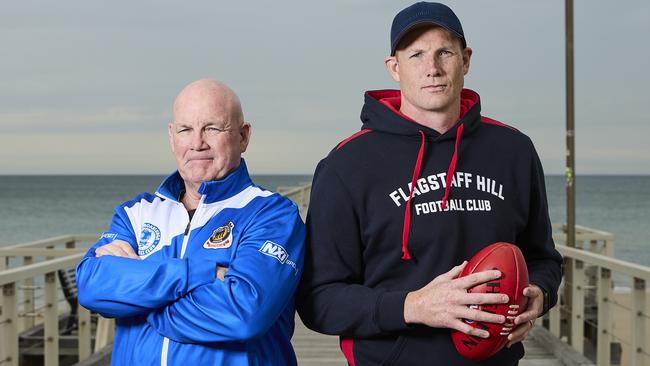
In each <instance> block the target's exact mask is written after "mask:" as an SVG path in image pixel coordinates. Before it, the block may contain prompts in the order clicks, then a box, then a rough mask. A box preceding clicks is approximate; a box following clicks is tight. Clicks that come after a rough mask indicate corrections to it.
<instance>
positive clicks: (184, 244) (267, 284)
mask: <svg viewBox="0 0 650 366" xmlns="http://www.w3.org/2000/svg"><path fill="white" fill-rule="evenodd" d="M183 188H184V184H183V180H182V179H181V177H180V175H179V174H178V172H176V173H174V174H172V175H170V176H169V177H168V178H166V179H165V180H164V181H163V182H162V184H161V185H160V187H159V188H158V190H157V192H156V195H151V194H148V193H143V194H141V195H139V196H138V197H136V198H135V199H134V200H132V201H129V202H126V203H124V204H122V205H120V206H118V207H117V208H116V209H115V215H114V217H113V221H112V222H111V225H110V229H109V230H108V231H107V232H105V233H104V234H103V235H102V237H101V238H100V239H99V241H98V242H97V243H96V244H95V245H94V246H93V247H92V248H91V249H90V250H89V251H88V253H87V254H86V256H85V257H84V258H83V259H82V260H81V262H80V263H79V265H78V266H77V285H78V288H79V302H80V303H81V305H83V306H84V307H86V308H88V309H91V310H93V311H96V312H98V313H100V314H102V315H103V316H105V317H114V318H117V332H116V336H115V344H114V347H113V356H112V364H113V365H181V364H185V365H295V364H296V357H295V354H294V352H293V349H292V347H291V343H290V339H291V336H292V334H293V329H294V291H295V289H296V286H297V285H298V281H299V279H300V275H301V272H302V264H303V256H304V245H303V244H304V239H305V228H304V224H303V223H302V221H301V219H300V217H299V215H298V209H297V207H296V206H295V205H294V204H293V203H292V202H291V201H290V200H288V199H287V198H285V197H282V196H280V195H279V194H277V193H272V192H269V191H266V190H264V189H262V188H260V187H258V186H255V185H254V184H253V182H252V181H251V179H250V177H249V175H248V171H247V169H246V165H245V163H244V160H243V159H242V160H241V164H240V166H239V168H237V170H235V171H234V172H232V173H231V174H230V175H228V176H227V177H226V178H224V179H222V180H218V181H210V182H204V183H203V184H202V185H201V187H200V189H199V192H200V193H201V194H202V197H201V202H200V203H199V206H198V208H197V210H196V212H195V214H194V216H193V217H192V220H191V221H190V220H189V215H188V213H187V211H186V209H185V207H184V206H183V204H182V203H180V202H179V201H178V197H179V196H180V193H181V191H182V189H183ZM115 239H120V240H124V241H126V242H128V243H130V244H131V246H132V247H133V249H134V250H135V251H136V253H138V255H139V256H140V258H141V259H142V260H136V259H130V258H122V257H115V256H102V257H99V258H96V257H95V249H96V248H98V247H99V246H102V245H105V244H107V243H110V242H111V241H113V240H115ZM217 266H221V267H228V272H227V273H226V275H225V280H224V281H221V280H218V279H216V278H215V270H216V267H217Z"/></svg>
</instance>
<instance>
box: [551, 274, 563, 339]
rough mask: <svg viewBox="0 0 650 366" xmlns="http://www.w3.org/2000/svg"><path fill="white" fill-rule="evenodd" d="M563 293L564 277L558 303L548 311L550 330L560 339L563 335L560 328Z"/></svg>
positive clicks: (559, 290)
mask: <svg viewBox="0 0 650 366" xmlns="http://www.w3.org/2000/svg"><path fill="white" fill-rule="evenodd" d="M562 293H564V279H562V282H560V287H559V289H558V295H557V299H558V300H557V305H555V306H554V307H552V308H551V310H549V311H548V330H549V331H550V332H551V334H553V335H554V336H556V337H557V338H558V339H560V336H561V335H562V334H561V329H560V324H561V321H562V304H561V301H560V299H561V294H562Z"/></svg>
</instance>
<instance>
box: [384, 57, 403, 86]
mask: <svg viewBox="0 0 650 366" xmlns="http://www.w3.org/2000/svg"><path fill="white" fill-rule="evenodd" d="M384 66H386V70H387V71H388V73H389V74H390V77H392V78H393V80H395V81H396V82H398V83H399V63H398V62H397V56H388V57H386V58H385V59H384Z"/></svg>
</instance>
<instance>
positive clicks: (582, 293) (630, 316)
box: [547, 225, 650, 366]
mask: <svg viewBox="0 0 650 366" xmlns="http://www.w3.org/2000/svg"><path fill="white" fill-rule="evenodd" d="M553 237H554V239H555V242H556V245H557V249H558V250H559V251H560V253H562V255H563V256H564V266H565V267H564V269H565V273H564V279H563V283H562V286H561V288H560V303H559V304H558V306H556V307H555V308H553V309H551V311H550V312H549V315H548V322H547V324H548V328H549V330H550V332H551V333H552V334H553V335H555V336H556V337H558V338H560V339H562V340H564V341H567V342H568V343H569V344H570V345H571V346H572V347H573V348H574V349H575V350H576V351H578V352H580V353H582V354H583V355H585V356H587V357H588V358H590V359H592V360H593V361H595V362H596V364H597V365H612V364H619V365H635V366H641V365H648V364H650V354H649V351H650V348H649V346H648V345H649V342H648V338H647V337H646V334H647V333H648V326H649V322H648V320H649V319H650V318H649V317H648V314H649V312H648V308H647V292H646V288H647V283H648V281H650V267H647V266H643V265H639V264H634V263H630V262H626V261H623V260H620V259H616V258H614V257H613V254H614V236H613V235H612V234H611V233H607V232H603V231H599V230H595V229H590V228H586V227H582V226H578V227H577V228H576V247H575V248H570V247H567V246H565V245H564V244H565V238H566V232H565V228H564V226H562V225H554V235H553ZM614 277H616V282H617V285H618V287H615V285H614Z"/></svg>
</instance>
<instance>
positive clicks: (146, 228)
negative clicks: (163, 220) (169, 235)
mask: <svg viewBox="0 0 650 366" xmlns="http://www.w3.org/2000/svg"><path fill="white" fill-rule="evenodd" d="M158 243H160V229H158V228H157V227H156V226H155V225H152V224H150V223H148V222H147V223H145V224H144V225H143V226H142V231H141V232H140V240H138V255H139V256H143V255H147V254H149V253H151V252H152V251H153V250H154V249H156V246H157V245H158Z"/></svg>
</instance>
